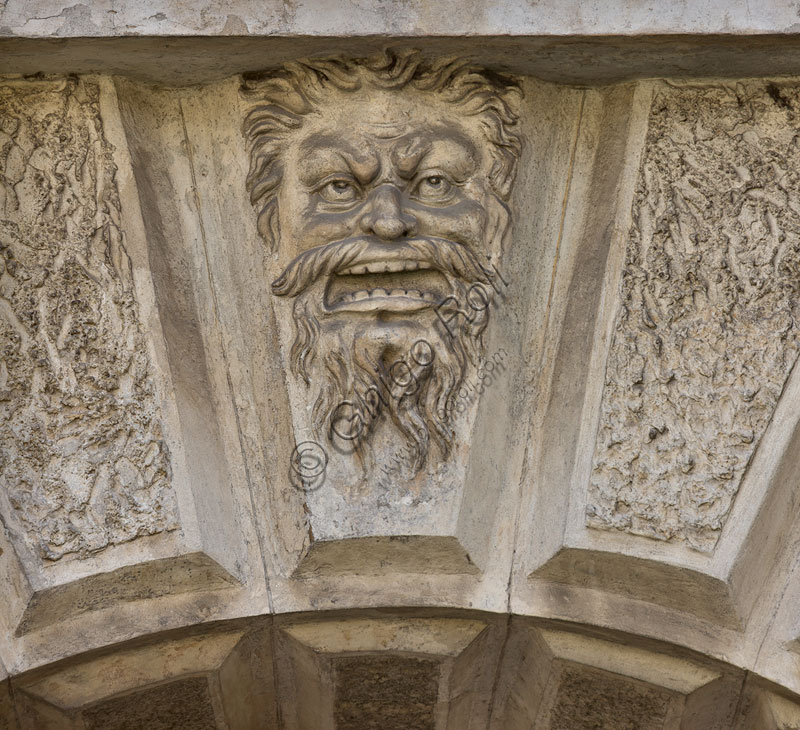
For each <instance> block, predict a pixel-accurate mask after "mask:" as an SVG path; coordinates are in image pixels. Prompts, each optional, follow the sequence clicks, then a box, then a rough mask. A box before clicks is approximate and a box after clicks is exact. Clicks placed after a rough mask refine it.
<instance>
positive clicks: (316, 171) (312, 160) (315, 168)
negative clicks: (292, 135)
mask: <svg viewBox="0 0 800 730" xmlns="http://www.w3.org/2000/svg"><path fill="white" fill-rule="evenodd" d="M298 151H299V160H298V163H297V165H298V168H299V171H300V176H301V178H304V182H310V180H309V179H308V178H311V177H313V178H319V177H320V176H324V175H326V174H328V173H329V172H334V171H338V170H342V169H343V168H345V169H347V170H349V171H350V172H351V173H353V174H354V175H355V176H356V177H358V178H362V179H366V180H371V179H372V178H373V177H374V176H375V175H377V174H378V170H379V167H380V162H379V160H377V159H373V157H372V156H371V155H369V154H365V151H364V149H359V148H358V147H356V146H354V145H352V144H351V143H349V142H347V141H345V140H344V139H342V138H341V137H339V136H337V135H334V134H329V133H316V134H312V135H311V136H309V137H308V138H307V139H305V140H303V141H302V142H301V143H300V146H299V149H298Z"/></svg>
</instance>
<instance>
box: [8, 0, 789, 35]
mask: <svg viewBox="0 0 800 730" xmlns="http://www.w3.org/2000/svg"><path fill="white" fill-rule="evenodd" d="M797 22H798V20H797V14H796V8H795V6H794V4H793V3H792V2H791V1H790V0H768V1H767V2H764V3H761V4H760V5H759V6H758V9H757V10H756V9H755V8H754V7H750V6H748V5H746V4H741V3H731V2H724V0H701V1H698V2H695V3H692V4H690V5H682V4H668V5H651V4H648V3H640V2H633V1H632V0H614V1H613V2H604V3H593V4H588V5H587V4H586V3H581V2H579V0H567V1H566V2H557V0H542V1H541V2H537V3H535V4H528V3H523V2H519V1H518V0H501V2H489V1H488V0H472V1H471V2H469V3H462V2H456V1H455V0H445V2H441V3H430V2H422V1H420V0H411V1H409V2H403V3H402V4H391V5H386V4H384V3H382V2H380V1H379V0H359V2H356V3H353V2H344V0H332V1H329V2H325V3H322V2H306V3H300V2H291V3H281V2H278V1H277V0H270V1H269V2H260V3H256V2H254V0H228V2H225V3H220V2H219V1H218V0H199V1H198V2H187V1H186V0H169V1H168V2H167V1H165V0H159V2H154V1H152V0H150V1H149V2H137V1H136V0H102V1H97V2H91V3H88V2H84V3H74V2H72V0H70V2H66V1H65V0H36V1H35V2H26V0H6V1H5V2H4V3H3V4H2V5H0V32H2V33H3V34H5V35H22V36H28V37H37V36H39V37H47V36H51V37H62V38H63V37H69V36H84V37H85V36H115V35H172V36H174V35H248V34H253V35H274V34H279V33H284V34H297V35H304V34H308V35H344V36H346V35H361V34H372V33H381V34H395V35H417V36H419V35H426V34H430V35H447V34H454V33H455V34H463V33H467V34H470V35H475V34H483V35H491V34H498V33H507V34H511V35H515V34H518V35H522V34H531V35H537V34H541V35H556V36H559V35H567V36H569V35H576V34H577V35H581V34H587V35H593V34H597V35H602V34H622V35H634V34H653V33H698V34H700V33H705V34H710V33H727V34H742V33H747V32H749V33H759V32H768V31H772V32H775V33H791V32H796V30H797Z"/></svg>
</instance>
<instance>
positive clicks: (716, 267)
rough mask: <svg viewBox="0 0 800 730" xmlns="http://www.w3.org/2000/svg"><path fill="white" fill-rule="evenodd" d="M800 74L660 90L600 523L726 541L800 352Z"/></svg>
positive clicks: (638, 199)
mask: <svg viewBox="0 0 800 730" xmlns="http://www.w3.org/2000/svg"><path fill="white" fill-rule="evenodd" d="M798 110H800V93H798V89H797V87H796V86H794V85H780V86H778V85H775V84H772V83H749V84H736V85H730V86H717V87H707V88H705V87H700V88H680V87H679V88H668V87H664V88H662V89H661V90H660V91H658V92H657V93H656V95H655V97H654V99H653V103H652V108H651V114H650V128H649V133H648V137H647V142H646V146H645V150H644V153H643V161H642V166H641V172H640V178H639V183H638V187H637V191H636V196H635V200H634V204H633V228H632V230H631V234H630V240H629V243H628V249H627V254H626V262H625V269H624V272H623V278H622V289H621V307H620V313H619V316H618V319H617V324H616V331H615V334H614V340H613V344H612V347H611V352H610V356H609V358H608V365H607V370H606V384H605V392H604V396H603V405H602V415H601V422H600V428H599V432H598V437H597V445H596V451H595V457H594V470H593V474H592V478H591V487H590V496H589V506H588V510H587V515H588V523H589V525H591V526H592V527H596V528H602V529H618V530H624V531H627V532H630V533H633V534H636V535H645V536H648V537H653V538H658V539H661V540H676V541H686V542H687V543H688V544H689V545H690V546H691V547H693V548H696V549H699V550H710V549H712V548H713V547H714V545H715V543H716V541H717V538H718V537H719V534H720V531H721V529H722V527H723V525H724V524H725V519H726V517H727V515H728V513H729V511H730V508H731V505H732V503H733V500H734V498H735V497H736V493H737V490H738V489H739V486H740V484H741V481H742V477H743V474H744V472H745V470H746V468H747V465H748V462H749V461H750V459H751V457H752V455H753V453H754V451H755V449H756V447H757V446H758V443H759V440H760V439H761V436H762V435H763V433H764V430H765V429H766V427H767V425H768V424H769V421H770V419H771V417H772V414H773V412H774V410H775V406H776V404H777V402H778V399H779V398H780V396H781V392H782V391H783V388H784V385H785V383H786V379H787V377H788V375H789V372H790V371H791V369H792V367H793V365H794V363H795V361H796V359H797V355H798V351H800V341H799V340H798V315H800V302H798V294H799V293H800V195H799V194H798V187H799V184H800V176H799V175H798V161H800V155H799V154H798V153H799V152H800V150H799V149H798V138H797V137H796V134H795V128H796V124H797V112H798Z"/></svg>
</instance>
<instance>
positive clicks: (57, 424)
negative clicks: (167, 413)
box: [0, 78, 177, 560]
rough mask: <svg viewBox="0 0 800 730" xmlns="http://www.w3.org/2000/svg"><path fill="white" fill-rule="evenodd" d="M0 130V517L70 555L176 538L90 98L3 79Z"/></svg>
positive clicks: (45, 552) (37, 546) (63, 81)
mask: <svg viewBox="0 0 800 730" xmlns="http://www.w3.org/2000/svg"><path fill="white" fill-rule="evenodd" d="M0 119H2V131H0V169H1V170H2V177H0V254H1V256H2V257H1V258H0V274H1V275H2V278H0V482H2V485H3V488H4V489H3V491H4V495H5V498H6V499H7V501H6V499H3V500H2V502H0V504H4V505H5V509H4V511H5V512H6V514H5V517H6V519H7V520H8V523H9V525H10V526H13V525H19V527H20V529H21V531H22V533H23V534H24V537H25V539H26V540H27V542H28V544H29V545H30V547H31V548H32V549H33V550H34V551H35V552H36V553H37V554H38V556H39V557H40V558H42V559H46V560H58V559H59V558H61V557H63V556H65V555H67V554H75V555H77V556H78V557H82V556H86V555H88V554H90V553H93V552H96V551H98V550H102V549H103V548H105V547H107V546H109V545H114V544H119V543H123V542H126V541H129V540H132V539H134V538H136V537H138V536H141V535H150V534H154V533H158V532H162V531H165V530H172V529H174V528H175V527H176V526H177V522H176V512H175V504H174V497H173V493H172V490H171V486H170V479H171V475H170V464H169V454H168V453H167V450H166V446H165V444H164V441H163V438H162V431H161V423H160V413H159V406H158V401H157V397H156V394H155V392H154V382H153V372H152V367H151V360H150V356H149V354H148V349H147V346H146V344H145V339H144V334H143V331H142V327H141V325H140V322H139V317H138V313H137V303H136V298H135V293H134V289H133V279H132V273H131V268H130V260H129V258H128V256H127V253H126V251H125V238H124V233H123V232H122V231H121V230H120V227H119V216H120V212H119V198H118V193H117V189H116V186H115V180H114V179H115V166H114V163H113V162H112V160H111V156H110V152H111V151H110V147H109V145H108V143H107V142H106V141H105V140H104V138H103V127H102V122H101V119H100V115H99V110H98V89H97V86H95V85H94V84H93V83H91V82H89V81H78V80H75V79H74V78H60V79H47V80H41V81H35V82H23V83H16V82H13V81H11V82H6V83H4V84H3V85H0ZM9 508H10V509H9Z"/></svg>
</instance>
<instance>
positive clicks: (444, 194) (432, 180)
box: [414, 173, 453, 203]
mask: <svg viewBox="0 0 800 730" xmlns="http://www.w3.org/2000/svg"><path fill="white" fill-rule="evenodd" d="M452 189H453V185H452V183H451V182H450V181H449V180H448V179H447V178H446V177H445V176H444V175H439V174H436V173H433V174H430V175H425V177H423V178H421V179H420V181H419V182H418V183H417V185H416V188H415V189H414V196H415V197H416V198H418V199H419V200H422V201H429V202H433V203H435V202H437V201H443V200H447V198H449V197H450V193H451V191H452Z"/></svg>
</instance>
